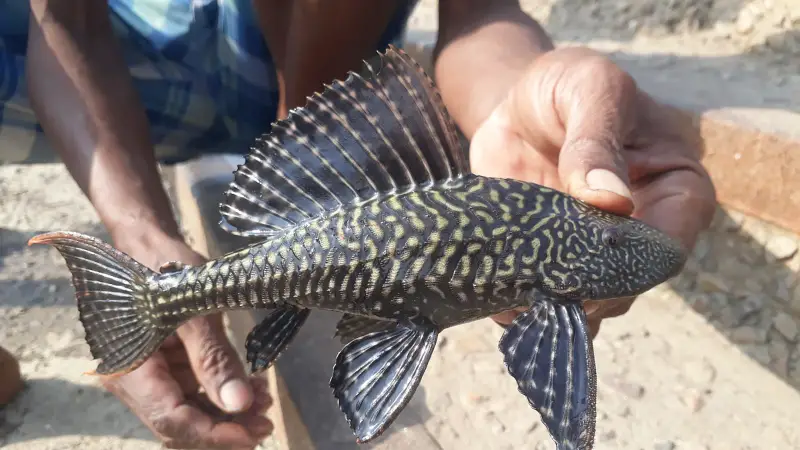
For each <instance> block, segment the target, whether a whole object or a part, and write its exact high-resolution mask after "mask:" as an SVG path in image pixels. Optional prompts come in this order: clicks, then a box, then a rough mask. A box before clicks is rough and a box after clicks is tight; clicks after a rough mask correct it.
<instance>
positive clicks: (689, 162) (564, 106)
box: [470, 48, 715, 334]
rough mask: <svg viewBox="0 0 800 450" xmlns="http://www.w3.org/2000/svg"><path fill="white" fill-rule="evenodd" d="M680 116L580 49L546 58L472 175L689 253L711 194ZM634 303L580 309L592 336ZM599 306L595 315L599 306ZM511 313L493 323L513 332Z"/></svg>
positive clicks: (502, 114)
mask: <svg viewBox="0 0 800 450" xmlns="http://www.w3.org/2000/svg"><path fill="white" fill-rule="evenodd" d="M680 121H681V118H680V116H679V115H677V114H675V113H672V111H671V110H670V109H669V108H668V107H666V106H664V105H661V104H658V103H657V102H656V101H654V100H653V99H652V98H651V97H649V96H648V95H647V94H646V93H644V92H642V91H641V90H639V89H638V88H637V86H636V84H635V82H634V81H633V79H632V78H631V77H630V76H629V75H628V74H626V73H625V72H623V71H622V70H621V69H620V68H619V67H617V66H616V65H614V64H613V63H612V62H611V61H610V60H608V59H607V58H605V57H604V56H602V55H600V54H598V53H595V52H593V51H591V50H588V49H585V48H565V49H559V50H552V51H550V52H548V53H545V54H543V55H542V56H541V57H539V58H537V59H536V60H535V62H534V63H532V64H531V65H530V67H529V69H528V71H527V73H526V75H524V76H523V78H522V79H521V81H520V82H518V83H517V85H516V86H515V87H514V88H513V89H512V91H511V93H510V94H509V96H508V97H507V98H506V100H505V101H504V102H503V103H501V104H500V105H499V106H498V107H497V108H496V109H495V111H494V112H493V113H492V115H491V116H490V117H489V118H488V119H487V120H486V121H485V122H484V123H483V124H482V125H481V126H480V127H479V128H478V130H477V131H476V133H475V135H474V136H473V139H472V141H471V148H470V157H471V162H472V170H473V171H474V172H475V173H477V174H480V175H485V176H493V177H509V178H514V179H519V180H523V181H530V182H535V183H539V184H542V185H546V186H549V187H552V188H555V189H558V190H561V191H564V192H567V193H569V194H571V195H573V196H575V197H577V198H579V199H581V200H583V201H585V202H587V203H589V204H592V205H594V206H597V207H599V208H602V209H605V210H609V211H612V212H616V213H619V214H626V215H627V214H631V213H632V216H633V217H636V218H638V219H641V220H643V221H644V222H646V223H648V224H650V225H652V226H655V227H656V228H658V229H660V230H662V231H664V232H666V233H667V234H669V235H671V236H673V237H674V238H677V239H678V240H679V241H680V242H681V243H682V244H683V245H684V247H685V248H686V249H691V248H692V247H693V246H694V243H695V240H696V238H697V235H698V233H700V231H702V230H703V229H705V228H706V227H707V226H708V225H709V223H710V221H711V218H712V215H713V212H714V202H715V193H714V188H713V185H712V183H711V180H710V178H709V176H708V174H707V173H706V171H705V169H704V168H703V167H702V165H701V164H700V161H699V150H698V148H697V147H696V145H695V143H694V142H692V138H691V137H690V136H688V135H687V134H686V133H685V132H682V131H683V130H686V129H688V127H683V128H682V126H681V125H682V124H681V122H680ZM632 303H633V298H627V299H619V300H612V301H603V302H593V301H589V302H587V303H586V304H585V307H586V311H587V315H588V320H589V324H590V327H591V328H592V334H596V333H597V332H598V330H599V326H600V321H601V320H602V319H603V318H609V317H615V316H619V315H621V314H624V313H625V312H627V310H628V309H629V308H630V306H631V304H632ZM600 305H602V307H601V306H600ZM516 315H517V312H516V311H510V312H505V313H502V314H500V315H498V316H495V320H496V321H498V322H499V323H502V324H510V323H511V322H512V321H513V319H514V317H516Z"/></svg>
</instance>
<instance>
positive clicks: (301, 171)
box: [219, 47, 469, 237]
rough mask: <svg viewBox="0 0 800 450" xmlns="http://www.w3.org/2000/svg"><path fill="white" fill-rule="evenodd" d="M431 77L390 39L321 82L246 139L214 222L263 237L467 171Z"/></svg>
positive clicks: (462, 153) (429, 184)
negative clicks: (356, 66) (341, 76)
mask: <svg viewBox="0 0 800 450" xmlns="http://www.w3.org/2000/svg"><path fill="white" fill-rule="evenodd" d="M468 171H469V170H468V162H467V158H466V152H465V151H464V149H463V146H462V144H461V141H460V139H459V135H458V133H457V129H456V126H455V123H454V122H453V120H452V118H451V117H450V115H449V114H448V112H447V110H446V108H445V106H444V102H443V101H442V98H441V95H440V94H439V91H438V90H437V88H436V86H435V84H434V83H433V80H432V79H431V78H430V77H429V76H428V75H427V74H426V73H425V72H424V71H423V70H422V68H421V67H420V65H419V64H417V63H416V62H415V61H414V60H413V59H412V58H411V57H410V56H409V55H408V54H406V53H405V52H403V51H402V50H400V49H397V48H395V47H389V49H388V50H386V52H385V53H378V55H377V56H375V57H373V58H371V59H370V61H365V62H364V63H363V64H362V67H361V70H360V71H359V72H358V73H356V72H349V73H348V76H347V78H346V79H345V80H344V81H339V80H336V81H333V82H332V83H331V84H329V85H325V89H324V90H323V91H322V93H315V94H314V95H312V96H309V97H308V99H307V102H306V104H305V106H303V107H299V108H294V109H292V110H291V111H290V112H289V115H288V117H287V118H286V119H284V120H279V121H276V122H274V123H273V124H272V126H271V128H270V131H269V132H268V133H266V134H264V135H262V136H261V137H259V138H258V139H257V140H256V142H255V144H254V145H253V146H252V147H251V148H250V151H249V154H248V155H247V157H246V159H245V163H244V164H242V165H239V166H238V168H237V170H236V171H235V172H234V180H233V181H232V182H231V184H230V186H229V188H228V190H227V191H226V192H225V197H224V201H223V203H222V204H220V206H219V208H220V214H221V216H222V218H221V221H220V226H221V227H222V228H223V229H224V230H226V231H228V232H230V233H232V234H235V235H241V236H256V237H261V236H264V237H267V236H270V235H273V234H275V233H277V232H279V231H281V230H283V229H285V228H289V227H292V226H296V225H298V224H300V223H302V222H305V221H307V220H310V219H312V218H316V217H319V216H321V215H326V214H329V213H331V212H333V211H337V210H340V209H347V208H350V207H354V206H357V205H360V204H362V203H364V202H368V201H371V200H373V199H375V198H378V197H380V196H382V195H389V194H392V193H402V192H405V191H409V190H412V189H416V188H423V189H424V188H426V187H429V186H432V185H433V184H434V183H439V182H445V181H447V180H455V179H457V178H459V177H461V176H462V175H464V174H466V173H468Z"/></svg>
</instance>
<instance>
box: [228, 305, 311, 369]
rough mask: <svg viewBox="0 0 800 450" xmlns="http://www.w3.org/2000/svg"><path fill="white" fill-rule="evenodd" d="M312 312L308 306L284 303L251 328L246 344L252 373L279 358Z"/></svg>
mask: <svg viewBox="0 0 800 450" xmlns="http://www.w3.org/2000/svg"><path fill="white" fill-rule="evenodd" d="M310 313H311V310H309V309H306V308H300V307H297V306H294V305H283V306H280V307H277V308H275V309H273V310H272V311H270V312H269V314H268V315H267V317H265V318H264V319H263V320H262V321H261V322H259V324H258V325H256V326H255V327H253V329H252V330H250V333H248V334H247V339H246V340H245V344H244V346H245V349H246V350H247V362H248V363H249V364H250V371H251V373H258V372H261V371H262V370H264V369H266V368H267V367H269V366H270V365H271V364H272V363H273V362H275V360H276V359H278V356H280V354H281V353H283V351H284V350H286V347H287V346H288V345H289V343H290V342H291V341H292V339H294V337H295V336H297V332H298V331H300V327H302V326H303V324H304V323H305V321H306V319H308V315H309V314H310Z"/></svg>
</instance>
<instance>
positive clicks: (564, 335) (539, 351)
mask: <svg viewBox="0 0 800 450" xmlns="http://www.w3.org/2000/svg"><path fill="white" fill-rule="evenodd" d="M499 348H500V350H501V351H502V352H503V354H504V355H505V364H506V367H507V369H508V372H509V374H511V376H512V377H514V379H516V381H517V386H518V388H519V391H520V393H522V394H523V395H525V397H526V398H527V399H528V402H529V403H530V405H531V406H532V407H533V408H534V409H535V410H536V411H537V412H538V413H539V415H540V417H541V420H542V422H543V423H544V424H545V426H546V427H547V429H548V431H549V433H550V436H551V437H552V438H553V440H554V441H555V443H556V445H557V447H558V449H563V450H568V449H569V450H589V449H591V448H592V445H593V443H594V433H595V415H596V411H595V401H596V392H597V379H596V372H595V365H594V351H593V349H592V342H591V338H590V337H589V333H588V326H587V323H586V314H585V312H584V310H583V307H582V305H581V304H580V303H578V302H571V303H566V304H565V303H557V302H555V301H551V300H549V299H537V300H536V301H535V302H534V303H533V305H532V306H531V308H530V309H529V310H528V311H526V312H524V313H522V314H520V315H519V316H518V317H517V318H516V319H515V320H514V322H513V323H512V325H511V326H510V327H508V328H507V329H506V332H505V333H504V334H503V337H502V338H501V340H500V344H499Z"/></svg>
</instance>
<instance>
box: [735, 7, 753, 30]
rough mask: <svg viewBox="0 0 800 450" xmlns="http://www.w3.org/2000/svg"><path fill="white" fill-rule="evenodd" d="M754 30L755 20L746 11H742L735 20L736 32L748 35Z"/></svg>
mask: <svg viewBox="0 0 800 450" xmlns="http://www.w3.org/2000/svg"><path fill="white" fill-rule="evenodd" d="M754 28H755V19H754V18H753V16H752V14H750V11H748V10H746V9H745V10H742V13H741V14H739V17H738V18H737V20H736V31H737V32H738V33H740V34H750V32H752V31H753V29H754Z"/></svg>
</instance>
